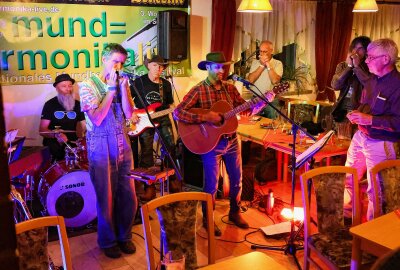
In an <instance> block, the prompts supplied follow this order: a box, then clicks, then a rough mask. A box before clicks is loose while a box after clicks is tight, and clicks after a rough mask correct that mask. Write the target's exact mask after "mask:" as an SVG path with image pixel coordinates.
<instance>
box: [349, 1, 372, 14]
mask: <svg viewBox="0 0 400 270" xmlns="http://www.w3.org/2000/svg"><path fill="white" fill-rule="evenodd" d="M377 11H378V5H377V4H376V1H375V0H357V2H356V4H355V5H354V8H353V12H377Z"/></svg>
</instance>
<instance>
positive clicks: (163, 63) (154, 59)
mask: <svg viewBox="0 0 400 270" xmlns="http://www.w3.org/2000/svg"><path fill="white" fill-rule="evenodd" d="M150 63H157V64H159V65H160V66H164V67H166V66H168V62H166V61H165V60H164V58H162V57H161V56H159V55H158V54H155V55H153V56H151V58H147V57H146V59H144V65H145V66H146V68H147V65H148V64H150Z"/></svg>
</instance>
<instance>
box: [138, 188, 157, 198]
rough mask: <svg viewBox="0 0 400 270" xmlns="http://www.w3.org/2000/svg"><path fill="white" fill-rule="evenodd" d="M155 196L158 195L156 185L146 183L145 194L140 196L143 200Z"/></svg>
mask: <svg viewBox="0 0 400 270" xmlns="http://www.w3.org/2000/svg"><path fill="white" fill-rule="evenodd" d="M155 197H156V186H155V185H154V184H153V185H145V187H144V194H143V195H140V196H139V198H140V200H141V201H151V200H152V199H154V198H155Z"/></svg>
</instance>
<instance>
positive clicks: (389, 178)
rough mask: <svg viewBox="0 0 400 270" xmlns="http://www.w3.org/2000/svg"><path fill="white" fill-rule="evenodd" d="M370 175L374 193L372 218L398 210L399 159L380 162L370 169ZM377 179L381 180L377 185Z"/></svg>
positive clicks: (399, 205) (399, 196) (399, 202)
mask: <svg viewBox="0 0 400 270" xmlns="http://www.w3.org/2000/svg"><path fill="white" fill-rule="evenodd" d="M370 173H371V186H372V190H373V192H374V196H373V202H374V218H376V217H379V216H381V215H383V214H386V213H389V212H391V211H394V210H395V209H397V208H399V207H400V159H395V160H386V161H383V162H380V163H379V164H377V165H375V166H374V167H373V168H372V169H371V171H370ZM378 176H379V177H378ZM378 178H380V179H381V180H382V182H381V183H379V181H378ZM382 191H383V192H382ZM376 206H378V207H376Z"/></svg>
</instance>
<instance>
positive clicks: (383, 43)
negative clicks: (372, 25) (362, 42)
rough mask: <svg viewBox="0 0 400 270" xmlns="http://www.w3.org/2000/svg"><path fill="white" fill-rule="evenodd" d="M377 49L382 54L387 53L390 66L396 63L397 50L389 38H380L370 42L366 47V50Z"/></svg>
mask: <svg viewBox="0 0 400 270" xmlns="http://www.w3.org/2000/svg"><path fill="white" fill-rule="evenodd" d="M375 48H379V51H380V52H382V53H387V54H388V55H389V56H390V62H391V64H395V63H396V61H397V56H398V54H399V49H398V48H397V45H396V43H395V42H394V41H393V40H392V39H390V38H382V39H377V40H374V41H372V42H371V43H370V44H369V45H368V50H371V49H375Z"/></svg>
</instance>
